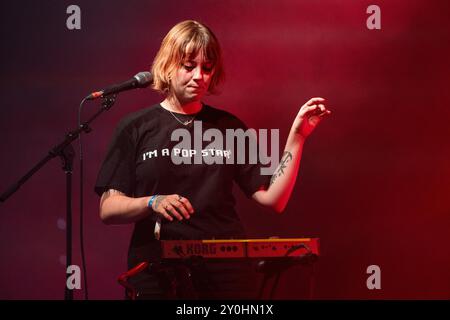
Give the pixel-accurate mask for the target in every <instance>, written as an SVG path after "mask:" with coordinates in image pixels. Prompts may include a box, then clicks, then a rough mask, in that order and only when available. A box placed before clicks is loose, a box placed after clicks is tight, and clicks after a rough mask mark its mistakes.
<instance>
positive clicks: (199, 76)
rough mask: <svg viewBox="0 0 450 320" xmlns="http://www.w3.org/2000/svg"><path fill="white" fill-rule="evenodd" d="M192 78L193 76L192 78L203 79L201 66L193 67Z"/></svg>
mask: <svg viewBox="0 0 450 320" xmlns="http://www.w3.org/2000/svg"><path fill="white" fill-rule="evenodd" d="M193 78H194V80H202V79H203V70H202V68H201V66H197V67H196V68H195V69H194V74H193Z"/></svg>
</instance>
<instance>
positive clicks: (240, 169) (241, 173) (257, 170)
mask: <svg viewBox="0 0 450 320" xmlns="http://www.w3.org/2000/svg"><path fill="white" fill-rule="evenodd" d="M261 168H262V165H260V164H253V165H248V164H242V165H238V166H237V171H236V177H235V181H236V183H237V184H238V185H239V187H240V188H241V190H242V191H243V192H244V193H245V195H246V196H247V197H248V198H250V197H251V196H252V195H253V194H254V193H255V192H256V191H258V190H267V189H268V188H269V184H270V178H271V177H270V176H269V175H263V174H261Z"/></svg>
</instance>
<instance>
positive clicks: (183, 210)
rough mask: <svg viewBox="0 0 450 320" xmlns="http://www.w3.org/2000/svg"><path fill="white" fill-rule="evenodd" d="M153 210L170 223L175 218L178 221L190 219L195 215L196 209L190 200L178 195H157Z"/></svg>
mask: <svg viewBox="0 0 450 320" xmlns="http://www.w3.org/2000/svg"><path fill="white" fill-rule="evenodd" d="M152 209H153V211H155V212H156V213H157V214H160V215H161V216H163V217H164V218H166V219H167V220H169V221H173V217H175V218H177V219H178V220H183V217H184V218H185V219H189V218H190V217H191V214H193V213H194V208H193V207H192V204H191V203H190V202H189V200H188V199H187V198H185V197H182V196H180V195H178V194H170V195H157V196H156V198H155V200H154V201H153V203H152Z"/></svg>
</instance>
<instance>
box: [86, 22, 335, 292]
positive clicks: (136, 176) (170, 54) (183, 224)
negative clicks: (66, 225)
mask: <svg viewBox="0 0 450 320" xmlns="http://www.w3.org/2000/svg"><path fill="white" fill-rule="evenodd" d="M152 74H153V77H154V84H153V88H154V89H155V90H158V91H160V92H162V93H163V94H164V95H165V99H164V101H162V102H161V103H160V104H157V105H154V106H152V107H150V108H147V109H144V110H141V111H138V112H136V113H133V114H131V115H129V116H127V117H126V118H124V119H123V120H122V121H121V122H120V124H119V125H118V127H117V129H116V132H115V135H114V137H113V141H112V142H111V145H110V147H109V151H108V153H107V156H106V159H105V161H104V163H103V165H102V168H101V170H100V173H99V176H98V179H97V183H96V188H95V189H96V192H97V193H98V194H99V195H101V201H100V217H101V219H102V220H103V221H104V222H105V223H107V224H123V223H134V224H135V228H134V232H133V236H132V240H131V244H130V249H129V256H128V264H129V267H130V268H131V267H134V266H135V265H136V264H138V263H139V262H142V261H149V262H156V261H159V256H160V252H159V241H158V239H161V240H167V239H211V238H215V239H229V238H245V233H244V230H243V227H242V224H241V222H240V220H239V217H238V215H237V213H236V211H235V209H234V204H235V200H234V197H233V195H232V187H233V182H236V183H237V184H238V185H239V187H240V188H241V189H242V190H243V192H244V193H245V194H246V195H247V196H248V197H251V198H252V199H254V200H255V201H256V202H258V203H260V204H262V205H264V206H267V207H271V208H273V209H274V210H275V211H276V212H282V211H283V210H284V208H285V206H286V204H287V202H288V200H289V197H290V195H291V192H292V189H293V187H294V184H295V180H296V176H297V173H298V170H299V164H300V158H301V153H302V147H303V144H304V141H305V139H306V137H307V136H308V135H309V134H310V133H311V132H312V131H313V130H314V128H315V127H316V126H317V124H318V123H319V122H320V120H321V119H322V117H324V116H326V115H328V114H329V113H330V111H329V110H327V109H326V107H325V100H324V99H322V98H313V99H311V100H309V101H308V102H307V103H306V104H305V105H303V106H302V107H301V108H300V111H299V112H298V114H297V116H296V118H295V120H294V123H293V125H292V128H291V131H290V134H289V137H288V140H287V143H286V147H285V149H284V150H285V151H284V154H283V158H282V159H281V163H282V165H280V166H279V168H278V169H277V170H276V172H275V173H274V175H273V176H272V177H270V176H264V175H261V173H260V169H261V166H260V165H259V164H245V163H244V164H238V163H236V162H234V163H233V164H231V165H230V164H217V163H215V164H208V163H204V162H202V163H201V164H198V163H195V164H189V163H182V164H174V162H173V158H172V156H173V153H174V150H176V143H177V141H172V139H171V137H172V134H173V132H174V131H175V130H177V129H184V130H186V132H190V133H192V134H193V135H195V133H194V129H195V124H201V126H202V128H203V129H206V130H208V129H214V130H219V131H220V132H222V133H225V131H226V130H227V129H243V130H245V129H246V126H245V125H244V124H243V123H242V122H241V121H240V120H239V119H238V118H236V117H235V116H233V115H231V114H230V113H228V112H225V111H222V110H219V109H216V108H213V107H211V106H208V105H205V104H203V103H202V99H203V97H204V96H205V95H206V94H207V93H214V92H215V91H216V89H217V85H218V84H219V83H220V82H221V81H222V80H223V75H224V73H223V66H222V52H221V49H220V45H219V42H218V41H217V38H216V37H215V35H214V34H213V33H212V31H211V30H210V29H209V28H208V27H206V26H205V25H203V24H201V23H199V22H196V21H192V20H188V21H183V22H181V23H179V24H177V25H175V26H174V27H173V28H172V29H171V30H170V31H169V33H168V34H167V35H166V37H165V38H164V40H163V42H162V45H161V48H160V50H159V52H158V53H157V55H156V58H155V60H154V62H153V66H152ZM209 143H210V142H209V141H206V142H205V141H203V145H202V146H197V148H194V150H195V151H194V153H195V154H196V155H200V154H202V150H203V151H204V150H205V148H207V146H208V144H209ZM197 149H202V150H197ZM239 152H248V150H244V151H242V150H241V151H240V150H237V151H236V153H239ZM221 154H222V155H223V153H221ZM202 155H203V154H202ZM208 156H210V155H208ZM236 156H239V155H237V154H233V157H234V158H235V157H236ZM155 270H156V269H155ZM158 270H164V271H163V272H162V271H161V272H160V273H158V272H156V271H155V272H151V271H149V272H146V273H144V274H143V275H141V278H139V279H138V280H136V281H135V285H136V286H138V288H140V292H141V296H143V295H145V296H146V297H149V298H167V297H169V298H177V297H183V298H186V297H189V296H190V295H189V294H192V292H195V293H194V296H195V297H208V298H213V297H217V298H223V297H229V298H240V297H248V298H254V297H255V296H252V294H253V293H251V290H250V291H249V290H246V289H251V288H254V284H252V283H251V281H250V283H249V284H248V286H247V287H246V288H244V287H245V285H244V282H243V281H242V280H243V279H246V280H251V278H252V277H251V276H249V275H251V274H254V272H252V271H251V269H249V267H248V266H242V265H239V266H233V264H226V263H222V264H220V263H219V264H217V263H216V264H214V263H207V264H202V265H201V266H200V267H199V266H197V267H195V268H194V267H192V265H191V266H189V268H188V269H186V268H181V269H179V268H177V267H173V268H164V269H158ZM180 270H182V271H180ZM183 270H184V271H183ZM186 270H188V271H186ZM224 270H228V272H225V271H224ZM237 271H239V272H237ZM180 272H181V273H183V272H185V274H187V275H189V277H188V278H189V279H191V280H190V281H189V285H186V283H185V285H184V287H183V288H178V291H176V290H175V291H174V288H173V286H171V284H173V280H174V279H178V282H179V283H181V282H183V280H179V279H180V275H179V273H180ZM195 273H198V274H200V277H197V278H196V277H195ZM226 274H228V275H231V278H227V279H225V278H226V277H227V276H226ZM205 275H208V278H207V280H205ZM217 276H218V277H217ZM224 283H227V284H229V283H231V284H232V285H231V287H230V288H231V289H230V288H228V287H227V285H224ZM234 284H236V285H237V286H234V287H233V285H234ZM190 285H192V286H190ZM186 287H192V288H191V289H192V290H190V291H189V293H188V294H187V295H183V294H182V293H180V292H181V291H183V290H184V289H186ZM226 287H227V288H226ZM180 290H181V291H180ZM238 292H239V294H238ZM213 293H215V294H216V296H212V294H213ZM227 294H228V295H227ZM191 296H192V295H191Z"/></svg>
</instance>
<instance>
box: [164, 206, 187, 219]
mask: <svg viewBox="0 0 450 320" xmlns="http://www.w3.org/2000/svg"><path fill="white" fill-rule="evenodd" d="M163 208H164V210H165V211H166V213H168V214H169V215H170V216H171V217H170V218H172V216H173V217H175V218H176V219H178V220H183V217H182V216H181V215H180V214H179V213H178V211H177V209H175V207H174V206H173V205H172V204H170V203H166V204H164V205H163ZM172 220H173V218H172ZM172 220H170V221H172Z"/></svg>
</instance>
